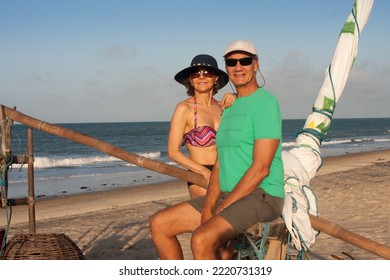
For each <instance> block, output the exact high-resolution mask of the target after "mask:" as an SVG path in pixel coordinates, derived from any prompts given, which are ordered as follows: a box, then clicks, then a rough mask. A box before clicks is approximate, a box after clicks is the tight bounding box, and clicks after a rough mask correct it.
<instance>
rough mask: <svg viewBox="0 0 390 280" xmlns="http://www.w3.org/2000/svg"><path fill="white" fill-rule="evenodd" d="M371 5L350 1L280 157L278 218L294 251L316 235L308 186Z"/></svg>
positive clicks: (365, 0) (314, 205)
mask: <svg viewBox="0 0 390 280" xmlns="http://www.w3.org/2000/svg"><path fill="white" fill-rule="evenodd" d="M373 4H374V0H355V1H354V4H353V8H352V11H351V13H350V14H349V16H348V18H347V20H346V22H345V24H344V26H343V28H342V29H341V32H340V35H339V39H338V42H337V45H336V49H335V51H334V54H333V58H332V61H331V63H330V64H329V66H328V67H327V69H326V71H325V77H324V81H323V83H322V86H321V88H320V90H319V93H318V96H317V99H316V100H315V102H314V105H313V111H312V113H311V114H310V115H309V116H308V117H307V119H306V122H305V125H304V126H303V129H302V131H301V132H300V133H299V135H298V137H297V138H296V140H295V145H294V147H293V148H292V149H291V150H289V151H285V152H283V153H282V158H283V163H284V178H285V185H284V189H285V195H286V199H285V205H284V209H283V214H282V215H283V218H284V221H285V223H286V226H287V229H288V230H289V232H290V234H291V236H292V241H293V243H294V245H295V247H296V249H297V250H302V249H304V250H309V248H310V246H311V245H312V244H314V242H315V236H316V235H317V234H318V233H317V232H316V231H315V230H314V229H313V228H312V227H311V224H310V219H309V214H312V215H316V216H317V215H318V206H317V201H316V197H315V194H314V192H312V191H311V189H310V187H309V183H310V180H311V179H312V178H313V177H314V176H315V175H316V173H317V171H318V169H319V168H320V167H321V165H322V159H321V151H320V147H321V143H322V141H323V140H324V139H325V135H326V134H327V132H328V130H329V127H330V125H331V121H332V117H333V113H334V110H335V108H336V104H337V102H338V100H339V98H340V96H341V94H342V93H343V90H344V87H345V84H346V82H347V80H348V77H349V74H350V72H351V69H352V66H353V64H354V62H355V59H356V55H357V52H358V43H359V38H360V34H361V33H362V31H363V29H364V26H365V25H366V23H367V21H368V18H369V15H370V13H371V10H372V6H373Z"/></svg>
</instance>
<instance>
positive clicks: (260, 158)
mask: <svg viewBox="0 0 390 280" xmlns="http://www.w3.org/2000/svg"><path fill="white" fill-rule="evenodd" d="M279 142H280V140H279V139H257V140H255V144H254V148H253V163H252V165H251V166H250V167H249V168H248V170H247V171H246V172H245V174H244V176H243V177H242V178H241V180H240V181H239V182H238V184H237V185H236V186H235V187H234V189H233V191H232V192H231V193H230V194H229V195H228V196H227V197H226V198H225V199H224V200H223V201H222V203H221V204H220V205H219V207H218V209H217V213H219V212H221V211H222V210H223V209H225V208H226V207H228V206H229V205H231V204H232V203H234V202H236V201H237V200H239V199H241V198H242V197H244V196H246V195H248V194H250V193H252V192H253V191H254V190H255V189H256V188H257V187H258V186H259V185H260V183H261V182H262V181H263V179H264V178H266V177H267V176H268V175H269V172H270V168H271V164H272V160H273V158H274V155H275V152H276V150H277V148H278V145H279Z"/></svg>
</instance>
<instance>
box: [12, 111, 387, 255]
mask: <svg viewBox="0 0 390 280" xmlns="http://www.w3.org/2000/svg"><path fill="white" fill-rule="evenodd" d="M4 108H5V113H6V115H7V116H8V117H9V118H10V119H12V120H14V121H17V122H20V123H23V124H25V125H27V126H30V127H33V128H36V129H39V130H41V131H44V132H47V133H50V134H54V135H57V136H59V137H63V138H67V139H70V140H73V141H75V142H78V143H81V144H84V145H87V146H90V147H92V148H95V149H97V150H99V151H101V152H103V153H106V154H109V155H112V156H115V157H117V158H119V159H122V160H124V161H127V162H130V163H133V164H135V165H138V166H140V167H144V168H147V169H150V170H153V171H156V172H159V173H163V174H167V175H170V176H173V177H176V178H178V179H181V180H184V181H191V182H194V183H196V184H198V185H200V186H204V187H206V182H205V180H204V179H203V177H202V176H201V175H199V174H197V173H194V172H191V171H187V170H185V169H182V168H178V167H175V166H170V165H168V164H166V163H163V162H158V161H155V160H151V159H148V158H145V157H141V156H138V155H135V154H132V153H130V152H127V151H124V150H122V149H120V148H117V147H115V146H113V145H111V144H108V143H106V142H104V141H101V140H98V139H96V138H93V137H91V136H88V135H84V134H81V133H79V132H76V131H73V130H70V129H67V128H63V127H60V126H56V125H52V124H49V123H46V122H44V121H41V120H38V119H35V118H32V117H29V116H27V115H24V114H22V113H20V112H18V111H16V110H14V109H10V108H8V107H6V106H4ZM310 221H311V223H312V227H313V228H314V229H315V230H319V231H322V232H324V233H327V234H329V235H330V236H333V237H336V238H338V239H341V240H343V241H345V242H347V243H350V244H352V245H354V246H356V247H359V248H361V249H363V250H366V251H367V252H370V253H373V254H375V255H378V256H380V257H383V258H385V259H390V247H387V246H385V245H382V244H379V243H377V242H375V241H373V240H370V239H367V238H365V237H362V236H360V235H357V234H355V233H353V232H350V231H348V230H346V229H344V228H342V227H340V226H338V225H336V224H334V223H332V222H330V221H327V220H324V219H322V218H319V217H317V216H313V215H310Z"/></svg>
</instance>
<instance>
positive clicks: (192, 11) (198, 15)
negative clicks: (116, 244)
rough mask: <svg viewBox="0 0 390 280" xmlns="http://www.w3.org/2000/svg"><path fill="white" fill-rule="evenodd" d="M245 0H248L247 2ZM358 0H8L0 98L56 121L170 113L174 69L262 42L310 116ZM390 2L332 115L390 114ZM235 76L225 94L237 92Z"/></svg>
mask: <svg viewBox="0 0 390 280" xmlns="http://www.w3.org/2000/svg"><path fill="white" fill-rule="evenodd" d="M238 3H239V4H238ZM352 5H353V0H327V1H309V0H307V1H306V0H296V1H290V0H242V1H232V0H225V1H222V0H219V1H218V0H216V1H210V0H198V1H183V0H181V1H179V0H178V1H176V0H175V1H174V0H165V1H157V0H155V1H152V0H143V1H131V0H127V1H125V0H111V1H109V0H105V1H103V0H79V1H76V0H66V1H65V0H62V1H59V0H29V1H27V0H12V1H10V0H0V103H2V104H4V105H6V106H9V107H13V106H16V107H17V109H18V110H20V111H21V112H23V113H25V114H27V115H30V116H33V117H35V118H38V119H41V120H45V121H48V122H52V123H64V122H117V121H124V122H133V121H169V120H170V118H171V115H172V112H173V110H174V107H175V105H176V103H177V102H179V101H181V100H184V99H185V98H186V93H185V89H184V87H183V86H181V85H180V84H178V83H176V82H175V81H174V79H173V76H174V75H175V74H176V73H177V72H178V71H179V70H181V69H183V68H185V67H187V66H188V65H189V64H190V61H191V59H192V58H193V57H194V56H195V55H197V54H200V53H208V54H211V55H213V56H214V57H215V58H216V59H217V61H218V63H219V65H220V68H222V69H223V67H224V66H223V60H222V54H223V51H224V49H225V47H226V45H227V44H228V43H229V42H231V41H234V40H238V39H245V40H251V41H253V42H254V43H255V45H256V46H257V49H258V52H259V56H260V61H261V70H262V73H263V75H264V76H265V79H266V86H265V88H266V89H267V90H269V91H270V92H272V93H273V94H274V95H276V96H277V97H278V99H279V101H280V104H281V107H282V111H283V118H284V119H292V118H298V119H304V118H306V117H307V115H308V114H309V113H310V112H311V107H312V104H313V102H314V100H315V97H316V96H317V93H318V90H319V88H320V86H321V84H322V80H323V76H324V71H325V69H326V67H327V65H328V64H329V62H330V61H331V58H332V55H333V51H334V48H335V46H336V43H337V39H338V35H339V32H340V30H341V27H342V26H343V24H344V22H345V20H346V18H347V16H348V15H349V13H350V11H351V9H352ZM389 12H390V1H385V0H376V1H375V3H374V7H373V10H372V13H371V15H370V18H369V20H368V23H367V25H366V27H365V29H364V30H363V32H362V36H361V38H360V43H359V53H358V55H357V60H356V62H355V65H354V68H353V70H352V72H351V75H350V77H349V80H348V82H347V85H346V88H345V90H344V94H343V96H342V97H341V99H340V100H339V104H338V106H337V109H336V112H335V117H336V118H356V117H390V110H389V109H388V107H389V104H390V94H389V88H390V79H389V78H388V77H389V74H390V54H389V51H388V46H389V45H390V32H389V31H388V29H385V28H388V26H390V20H389V19H388V18H389V17H388V13H389ZM229 91H231V89H230V88H229V86H226V87H225V88H223V89H222V90H221V91H220V92H219V93H218V94H217V96H216V97H217V99H219V98H221V96H222V95H223V93H225V92H229Z"/></svg>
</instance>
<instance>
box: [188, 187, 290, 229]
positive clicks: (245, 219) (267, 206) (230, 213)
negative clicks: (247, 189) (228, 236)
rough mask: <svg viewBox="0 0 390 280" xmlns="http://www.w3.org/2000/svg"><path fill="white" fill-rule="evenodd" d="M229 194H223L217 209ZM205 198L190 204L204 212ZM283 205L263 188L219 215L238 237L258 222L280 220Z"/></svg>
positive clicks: (281, 200) (282, 201)
mask: <svg viewBox="0 0 390 280" xmlns="http://www.w3.org/2000/svg"><path fill="white" fill-rule="evenodd" d="M228 194H229V193H223V194H222V195H221V196H220V198H219V199H218V201H217V203H216V206H215V207H218V205H219V204H220V203H221V202H222V200H223V199H224V198H225V197H226V196H227V195H228ZM204 198H205V197H204V196H201V197H196V198H194V199H191V200H189V201H188V203H189V204H190V205H191V206H192V207H194V208H195V209H196V210H198V211H199V212H202V207H203V202H204ZM283 203H284V199H283V198H281V197H276V196H272V195H269V194H267V193H266V192H264V190H263V189H262V188H258V189H256V190H255V191H254V192H253V193H251V194H249V195H247V196H245V197H243V198H241V199H240V200H238V201H236V202H235V203H233V204H232V205H230V206H229V207H227V208H226V209H224V210H222V211H221V212H220V213H219V214H218V215H219V216H221V217H222V218H224V219H225V220H226V221H227V222H228V223H229V224H231V225H232V227H233V228H234V230H235V231H236V235H239V234H241V233H243V232H244V231H245V230H247V229H248V228H250V227H251V226H252V225H254V224H256V223H258V222H270V221H273V220H275V219H277V218H279V217H280V216H281V214H282V210H283Z"/></svg>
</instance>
